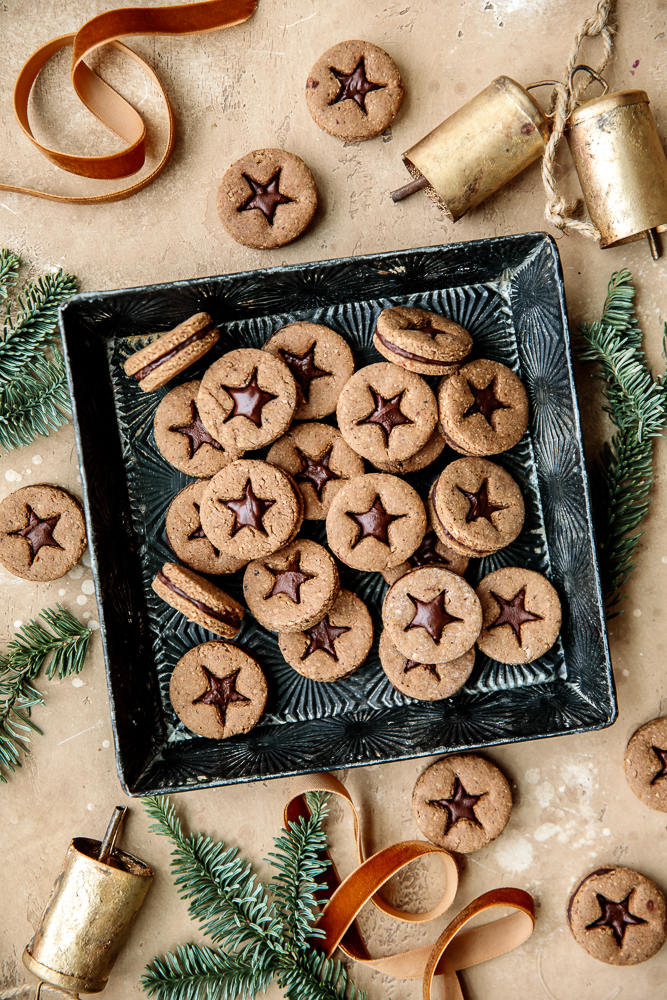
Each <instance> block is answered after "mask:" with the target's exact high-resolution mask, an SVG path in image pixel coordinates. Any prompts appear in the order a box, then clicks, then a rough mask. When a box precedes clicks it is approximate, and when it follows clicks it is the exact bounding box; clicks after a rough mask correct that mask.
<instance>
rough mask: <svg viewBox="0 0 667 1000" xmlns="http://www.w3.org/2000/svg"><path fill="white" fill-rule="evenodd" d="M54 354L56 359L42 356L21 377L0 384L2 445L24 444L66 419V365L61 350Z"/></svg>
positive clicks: (0, 436) (67, 406) (1, 446)
mask: <svg viewBox="0 0 667 1000" xmlns="http://www.w3.org/2000/svg"><path fill="white" fill-rule="evenodd" d="M53 354H54V359H53V361H49V360H47V359H46V358H44V357H40V358H36V359H35V360H34V361H33V362H31V363H30V365H29V366H26V369H24V372H23V378H22V379H21V380H20V381H13V382H9V383H7V384H6V385H5V386H2V385H1V384H0V449H1V448H4V449H5V451H10V450H11V449H12V448H21V447H23V445H26V444H30V443H31V441H34V439H35V436H36V435H37V434H43V435H44V437H48V436H49V431H51V430H57V429H58V427H61V426H62V425H63V424H66V423H67V417H66V416H65V415H64V413H63V410H64V411H66V412H69V394H68V392H67V378H66V375H65V365H64V363H63V357H62V354H61V353H60V351H58V350H56V349H55V348H54V350H53Z"/></svg>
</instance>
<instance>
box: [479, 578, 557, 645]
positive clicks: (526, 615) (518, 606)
mask: <svg viewBox="0 0 667 1000" xmlns="http://www.w3.org/2000/svg"><path fill="white" fill-rule="evenodd" d="M490 593H491V596H492V597H494V598H495V599H496V601H497V602H498V604H499V605H500V614H499V615H498V617H497V618H496V620H495V621H494V623H493V625H489V626H488V628H489V629H492V628H499V627H500V626H501V625H509V626H510V628H511V629H512V631H513V632H514V635H515V636H516V638H517V642H518V643H519V645H521V626H522V625H525V624H526V622H541V621H544V619H543V617H542V615H534V614H533V612H532V611H528V609H527V608H526V607H525V600H526V588H525V587H522V588H521V590H520V591H519V592H518V594H515V595H514V597H513V598H512V599H511V600H509V601H506V600H505V598H504V597H500V595H499V594H494V592H493V591H490Z"/></svg>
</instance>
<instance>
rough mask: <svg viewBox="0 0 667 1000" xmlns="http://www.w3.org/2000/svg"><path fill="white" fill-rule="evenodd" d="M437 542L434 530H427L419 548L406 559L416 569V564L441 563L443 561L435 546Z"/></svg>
mask: <svg viewBox="0 0 667 1000" xmlns="http://www.w3.org/2000/svg"><path fill="white" fill-rule="evenodd" d="M437 544H438V536H437V535H436V533H435V531H427V532H426V534H425V535H424V537H423V538H422V540H421V543H420V545H419V548H418V549H416V551H415V552H413V553H412V555H411V556H410V558H409V559H408V562H409V563H410V565H411V566H412V567H413V569H416V568H417V567H418V566H430V565H431V563H439V564H443V563H444V562H445V560H444V559H443V558H442V556H441V555H440V553H439V552H438V550H437V548H436V545H437Z"/></svg>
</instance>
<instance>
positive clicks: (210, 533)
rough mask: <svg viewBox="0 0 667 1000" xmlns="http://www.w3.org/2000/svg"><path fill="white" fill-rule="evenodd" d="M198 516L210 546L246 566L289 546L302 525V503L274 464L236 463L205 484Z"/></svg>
mask: <svg viewBox="0 0 667 1000" xmlns="http://www.w3.org/2000/svg"><path fill="white" fill-rule="evenodd" d="M199 514H200V517H201V523H202V528H203V529H204V532H205V534H206V536H207V538H208V539H209V540H210V541H211V542H212V544H213V545H214V546H215V547H216V548H217V549H219V551H220V552H226V553H227V554H228V555H231V556H234V557H235V558H236V559H240V560H242V561H243V562H244V563H247V562H249V561H250V560H251V559H261V558H262V556H268V555H269V553H271V552H276V551H277V550H278V549H282V548H283V547H284V546H285V545H287V544H288V543H289V542H291V541H292V539H293V538H294V537H295V535H296V533H297V531H298V530H299V528H300V527H301V522H302V520H303V500H302V499H301V494H300V493H299V491H298V489H297V488H296V486H295V485H294V483H293V482H292V480H291V479H290V477H289V476H288V475H286V474H285V473H284V472H282V471H281V470H280V469H277V468H276V467H275V465H269V464H268V463H267V462H260V461H259V459H245V458H242V459H239V461H238V462H232V464H231V465H228V466H227V468H226V469H223V470H222V471H221V472H219V473H218V474H217V476H214V477H213V479H211V480H210V481H209V483H208V485H207V488H206V490H205V491H204V495H203V498H202V503H201V508H200V512H199Z"/></svg>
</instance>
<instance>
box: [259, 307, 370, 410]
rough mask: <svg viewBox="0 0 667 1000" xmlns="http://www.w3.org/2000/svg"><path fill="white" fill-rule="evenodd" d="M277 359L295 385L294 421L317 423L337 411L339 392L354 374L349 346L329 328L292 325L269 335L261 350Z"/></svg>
mask: <svg viewBox="0 0 667 1000" xmlns="http://www.w3.org/2000/svg"><path fill="white" fill-rule="evenodd" d="M262 350H264V351H268V352H269V354H273V355H274V356H275V357H278V358H280V360H281V361H283V362H284V363H285V364H286V365H287V367H288V368H289V370H290V371H291V373H292V375H293V377H294V381H295V382H296V384H297V394H298V403H297V408H296V411H295V413H294V419H295V420H318V419H319V418H320V417H326V416H327V415H328V414H329V413H333V412H334V410H335V409H336V404H337V402H338V397H339V396H340V391H341V389H342V388H343V386H344V385H345V383H346V382H347V381H348V379H350V378H351V377H352V375H353V374H354V355H353V354H352V350H351V348H350V345H349V344H348V343H347V341H346V340H344V339H343V338H342V337H341V336H340V334H338V333H336V332H335V331H334V330H330V329H329V327H328V326H320V325H319V324H317V323H291V324H290V325H289V326H284V327H282V329H280V330H276V332H275V333H272V334H271V336H270V337H269V339H268V340H267V342H266V343H265V344H264V347H263V348H262Z"/></svg>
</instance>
